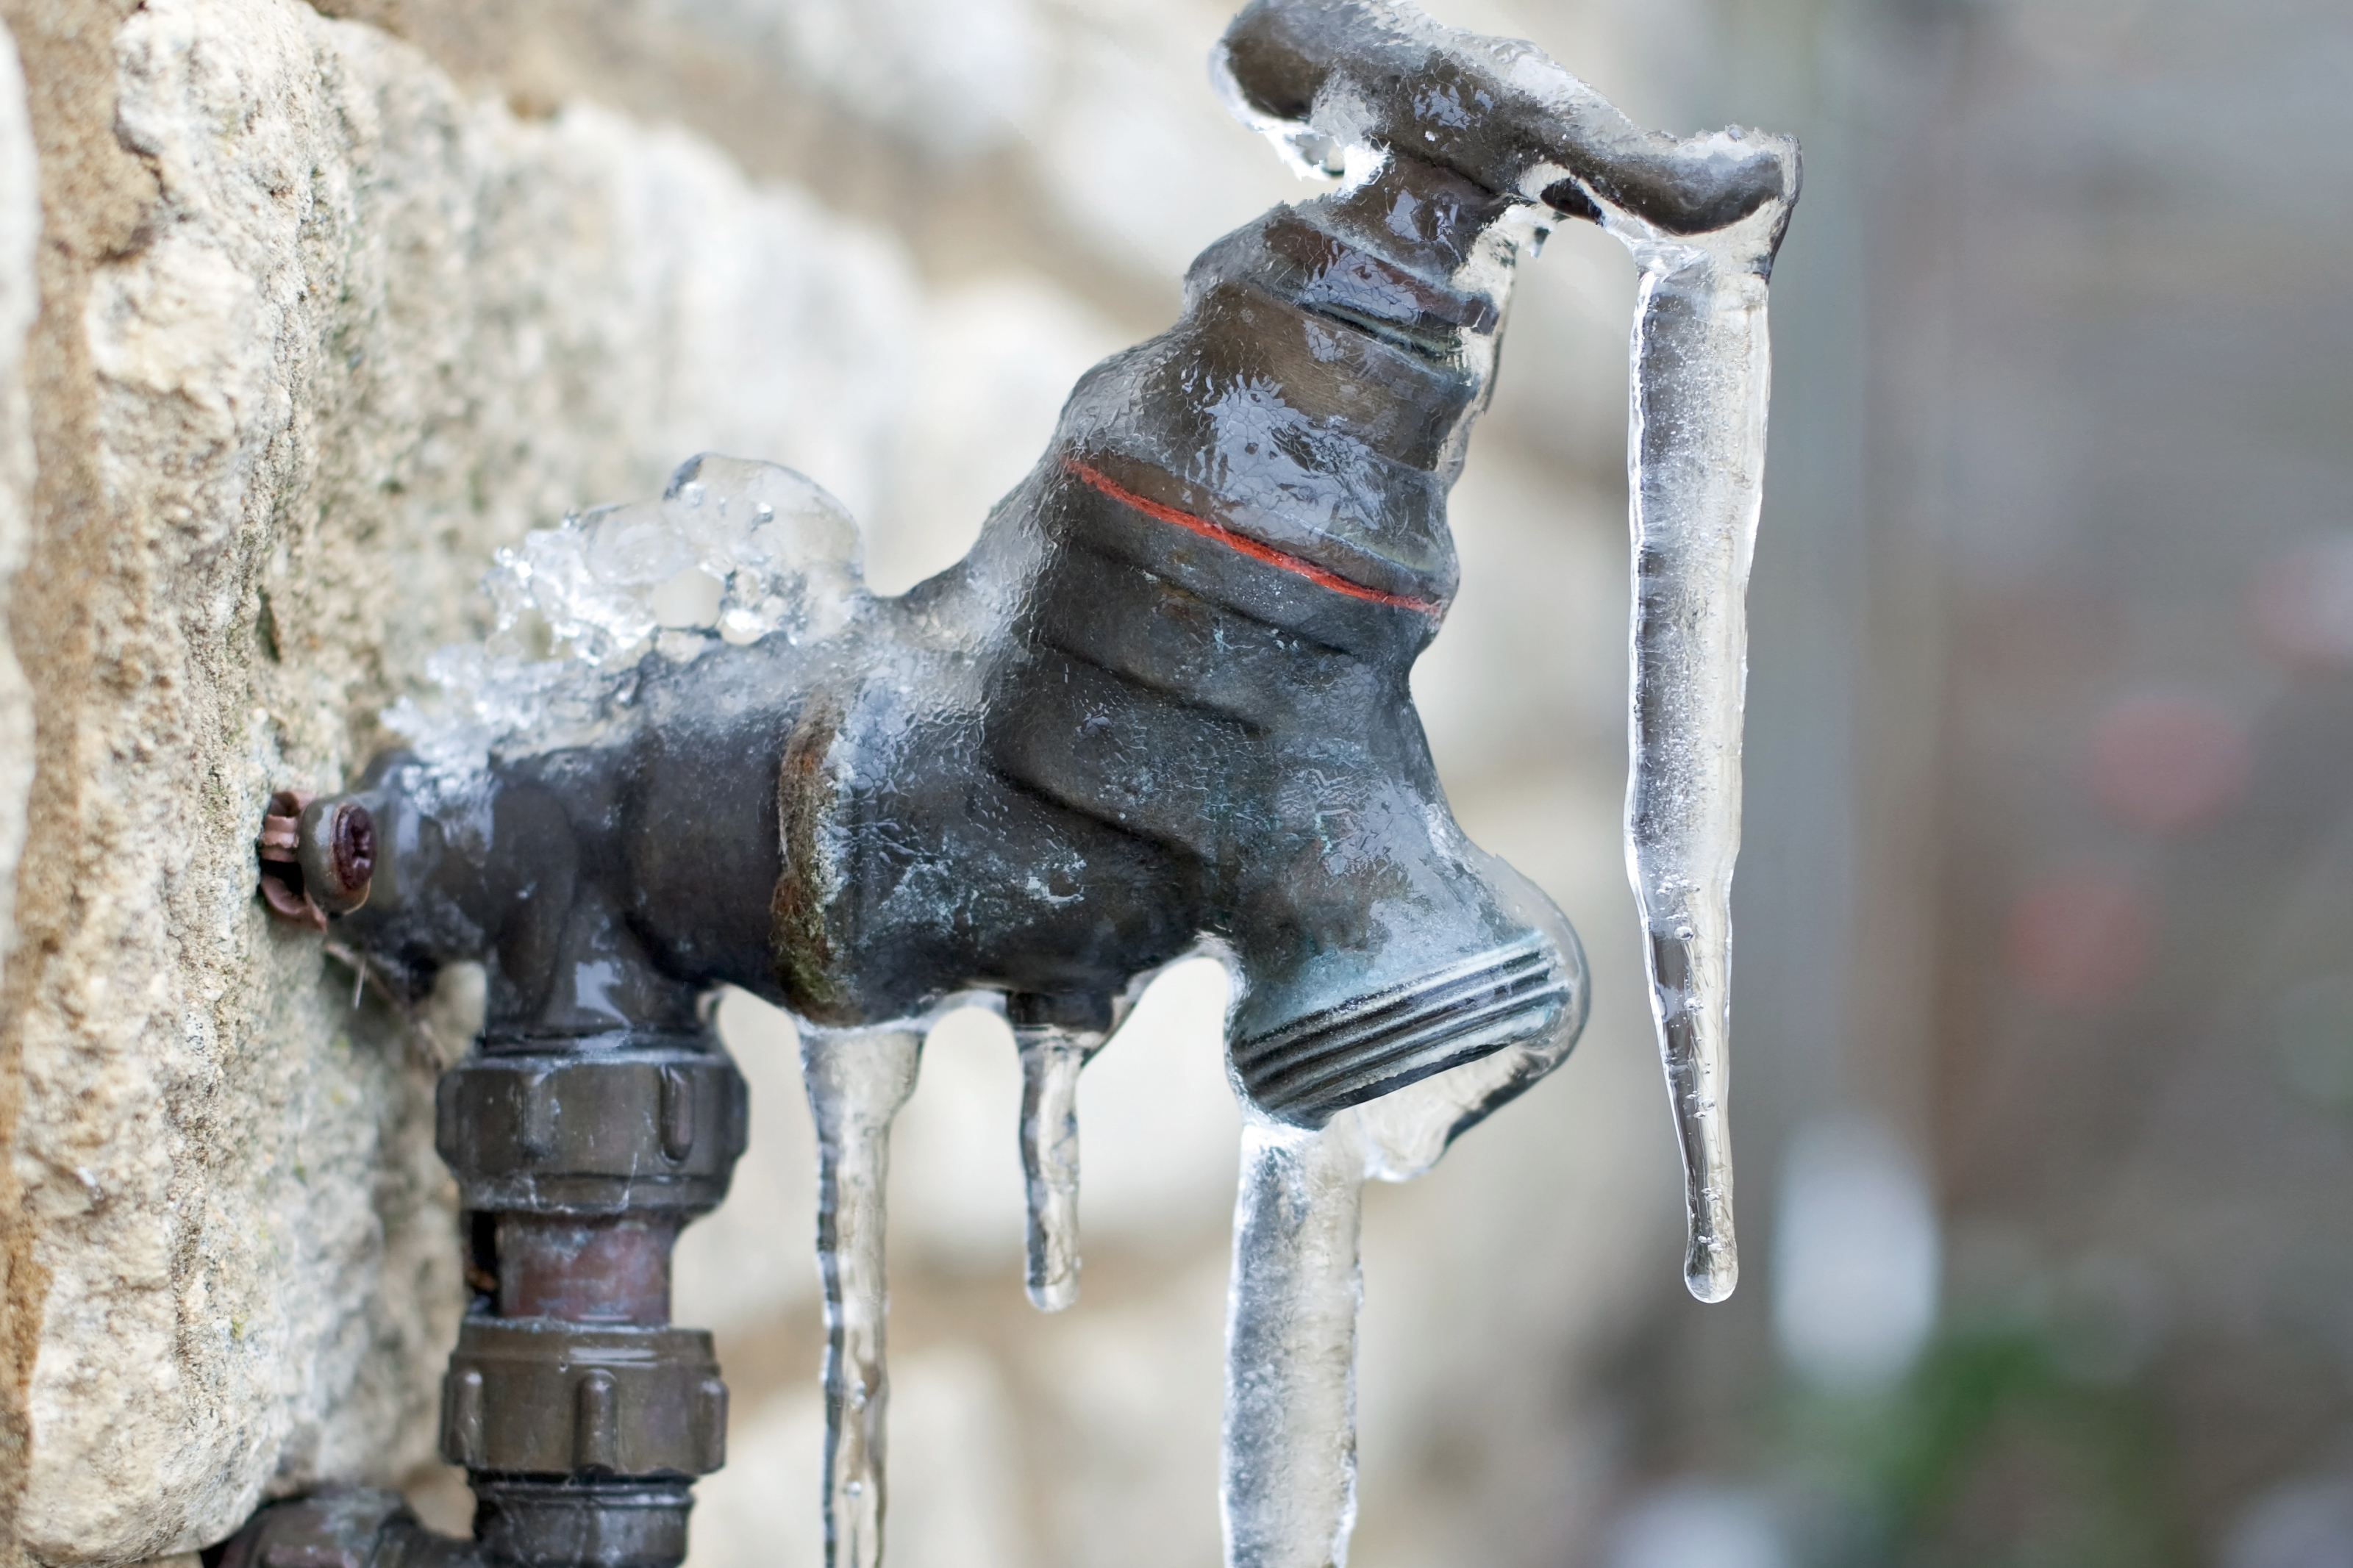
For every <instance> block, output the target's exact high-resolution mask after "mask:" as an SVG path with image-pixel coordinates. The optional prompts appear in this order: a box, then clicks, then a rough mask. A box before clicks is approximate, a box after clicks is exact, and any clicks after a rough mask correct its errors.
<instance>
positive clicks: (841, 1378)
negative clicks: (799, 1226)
mask: <svg viewBox="0 0 2353 1568" xmlns="http://www.w3.org/2000/svg"><path fill="white" fill-rule="evenodd" d="M922 1049H923V1036H922V1035H921V1034H920V1033H918V1032H916V1031H914V1030H912V1029H904V1028H895V1029H860V1030H849V1031H841V1032H819V1031H817V1030H807V1031H805V1032H804V1033H803V1035H802V1037H801V1075H802V1080H803V1082H804V1083H805V1084H806V1086H807V1089H808V1100H809V1110H810V1111H811V1112H812V1114H813V1115H814V1116H815V1118H816V1121H817V1146H818V1198H817V1258H818V1279H819V1280H820V1281H821V1282H822V1284H823V1286H824V1289H825V1561H826V1564H827V1568H879V1565H880V1564H881V1561H882V1511H883V1463H882V1461H883V1439H884V1431H883V1418H884V1408H885V1406H886V1405H887V1404H888V1403H889V1398H890V1379H889V1374H888V1370H887V1367H886V1365H885V1363H884V1359H883V1346H882V1330H883V1320H884V1316H885V1314H886V1312H887V1311H888V1310H889V1306H890V1296H889V1292H888V1289H887V1288H886V1281H885V1278H884V1273H883V1258H882V1239H883V1220H884V1212H883V1197H884V1188H885V1186H886V1184H887V1183H888V1181H889V1177H890V1173H891V1119H892V1117H894V1116H896V1115H897V1114H898V1112H899V1108H900V1107H901V1106H902V1105H904V1104H905V1103H906V1102H907V1097H908V1095H910V1094H912V1093H913V1091H914V1088H915V1069H916V1065H917V1062H918V1059H919V1058H920V1056H921V1053H922Z"/></svg>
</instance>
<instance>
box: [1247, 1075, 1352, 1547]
mask: <svg viewBox="0 0 2353 1568" xmlns="http://www.w3.org/2000/svg"><path fill="white" fill-rule="evenodd" d="M1364 1180H1365V1146H1364V1141H1363V1138H1362V1136H1361V1134H1360V1132H1359V1131H1358V1128H1357V1123H1356V1115H1355V1113H1354V1112H1345V1113H1343V1114H1342V1115H1340V1116H1337V1117H1335V1118H1334V1119H1333V1120H1332V1121H1330V1122H1329V1123H1327V1124H1326V1125H1325V1126H1324V1128H1323V1130H1322V1131H1312V1132H1311V1131H1304V1130H1303V1129H1300V1128H1296V1127H1287V1126H1284V1125H1283V1124H1282V1123H1281V1122H1276V1121H1269V1120H1267V1119H1266V1118H1264V1117H1250V1118H1249V1119H1247V1120H1246V1121H1245V1122H1244V1125H1243V1128H1242V1151H1241V1179H1240V1186H1239V1189H1238V1191H1237V1193H1236V1195H1235V1199H1234V1271H1233V1282H1232V1285H1231V1288H1230V1289H1229V1292H1228V1295H1227V1310H1226V1407H1225V1427H1224V1463H1225V1481H1224V1485H1223V1487H1222V1489H1221V1490H1220V1495H1219V1508H1220V1511H1221V1513H1222V1516H1223V1520H1224V1524H1225V1535H1226V1562H1227V1563H1228V1564H1229V1565H1230V1568H1344V1565H1345V1563H1346V1562H1347V1560H1348V1534H1349V1531H1351V1530H1352V1529H1354V1528H1355V1525H1356V1309H1357V1306H1358V1304H1359V1303H1360V1301H1361V1300H1362V1299H1363V1296H1364V1282H1363V1278H1362V1275H1361V1273H1360V1271H1359V1269H1358V1267H1357V1262H1356V1238H1357V1230H1358V1221H1359V1215H1360V1213H1361V1209H1360V1205H1361V1200H1362V1195H1363V1189H1364Z"/></svg>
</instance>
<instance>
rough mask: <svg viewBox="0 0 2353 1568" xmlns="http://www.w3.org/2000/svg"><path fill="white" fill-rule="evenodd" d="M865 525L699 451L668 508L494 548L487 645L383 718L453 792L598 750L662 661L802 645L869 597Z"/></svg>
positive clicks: (618, 511) (566, 524) (461, 654)
mask: <svg viewBox="0 0 2353 1568" xmlns="http://www.w3.org/2000/svg"><path fill="white" fill-rule="evenodd" d="M858 547H859V538H858V528H857V524H856V523H855V522H853V521H851V519H850V517H849V513H848V512H847V511H846V510H843V508H842V505H841V503H840V502H839V501H838V500H835V499H834V498H833V497H832V496H831V495H830V494H828V492H827V491H826V490H825V489H823V488H822V487H821V486H819V485H818V484H817V483H816V482H815V481H813V480H811V479H808V478H807V477H806V476H804V475H802V474H799V473H797V472H795V471H794V470H792V469H790V468H784V467H781V466H780V465H777V464H775V463H763V462H754V461H749V460H746V459H744V458H725V457H719V456H716V455H713V454H707V453H706V454H704V455H702V456H701V457H697V458H691V459H690V460H689V461H688V462H686V463H684V464H682V465H681V467H680V468H679V469H678V471H677V473H676V474H674V475H673V476H672V477H671V479H670V484H669V487H668V488H667V489H665V490H664V491H663V494H662V497H661V499H660V500H657V501H638V502H630V503H628V504H624V505H618V506H605V507H598V508H596V509H595V510H590V511H586V512H578V513H574V514H572V515H569V516H567V517H565V519H564V520H563V521H562V522H560V523H559V524H558V525H557V526H555V527H554V528H550V529H539V530H534V531H532V532H530V533H528V534H526V535H524V536H523V542H522V543H521V544H520V545H517V546H515V547H513V548H512V549H507V550H501V552H499V554H498V558H497V562H496V563H495V564H494V565H493V566H492V568H491V571H490V573H489V574H488V575H486V576H485V577H484V578H483V580H482V586H483V589H484V591H485V592H486V593H487V594H488V595H490V599H491V606H492V609H493V613H494V616H495V619H494V621H493V624H492V628H491V636H490V637H489V639H488V640H487V642H486V643H468V644H461V645H457V646H453V647H445V648H442V649H440V650H439V651H438V652H436V653H435V654H434V655H433V656H432V657H431V658H428V659H427V661H426V674H427V677H428V678H429V679H431V680H432V681H433V683H434V686H435V687H436V689H437V695H436V696H435V697H433V698H431V699H427V700H422V701H420V700H417V699H414V698H404V699H403V700H400V701H399V702H397V703H396V704H395V705H394V706H393V708H392V709H391V710H390V711H389V712H387V713H386V715H385V721H386V722H387V723H388V724H389V725H390V726H391V727H392V728H393V729H395V730H396V731H399V732H400V733H401V734H403V735H405V736H406V737H407V738H408V739H409V741H410V742H412V743H413V744H414V746H415V748H416V750H417V753H418V755H419V756H420V757H421V758H422V759H423V760H424V761H425V762H426V763H427V765H428V766H429V767H431V768H433V769H434V770H436V771H437V772H438V773H441V774H442V775H443V783H444V785H445V788H448V789H456V788H462V787H463V785H464V784H465V783H466V781H467V780H469V779H470V778H471V777H472V776H474V775H476V774H479V773H480V771H481V770H482V769H483V768H484V767H485V766H486V765H487V764H488V763H489V760H490V759H491V757H492V756H494V755H500V754H505V753H508V752H512V751H514V750H517V749H519V748H520V749H527V750H530V751H550V750H554V749H556V748H558V747H562V746H567V745H581V744H586V743H588V742H593V741H595V740H596V739H598V738H600V737H601V736H602V735H604V734H605V733H606V731H607V730H608V729H609V727H610V726H611V724H612V723H613V722H614V721H616V720H617V719H619V718H621V717H622V716H623V715H624V714H625V713H626V712H627V711H628V709H629V708H630V706H631V703H632V700H633V699H634V698H635V697H636V695H637V692H638V686H639V684H640V674H639V664H640V661H641V660H642V659H643V658H644V656H645V655H646V654H648V653H649V652H652V653H655V654H658V655H659V656H660V658H662V659H663V660H665V661H666V662H669V663H673V664H679V663H689V662H691V661H692V660H694V659H696V658H700V657H701V656H702V654H703V653H704V652H706V651H707V650H708V649H709V648H711V647H712V646H714V645H716V644H720V643H727V644H733V645H738V646H740V645H744V644H748V643H753V642H758V641H761V640H763V639H765V638H767V637H770V636H772V635H774V636H776V637H779V638H780V639H781V640H782V641H783V642H784V643H786V644H787V645H790V646H794V647H799V646H802V645H805V644H811V643H816V642H821V641H823V640H824V639H827V638H828V637H836V636H838V635H839V634H840V633H841V632H842V631H844V630H845V629H847V628H848V627H849V623H850V621H851V620H852V619H853V617H855V616H857V615H858V614H859V613H860V611H861V610H862V609H864V608H865V607H866V606H867V605H869V604H871V599H870V597H869V596H868V595H866V593H865V591H864V588H863V586H862V584H860V581H859V569H858V553H859V549H858Z"/></svg>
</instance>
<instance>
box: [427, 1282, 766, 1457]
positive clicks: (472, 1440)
mask: <svg viewBox="0 0 2353 1568" xmlns="http://www.w3.org/2000/svg"><path fill="white" fill-rule="evenodd" d="M441 1456H442V1458H446V1459H448V1461H449V1462H450V1463H451V1464H453V1465H463V1466H465V1467H466V1468H467V1469H468V1470H470V1471H475V1472H487V1473H488V1474H490V1475H491V1476H526V1475H535V1476H572V1477H575V1478H591V1477H601V1478H611V1477H616V1476H619V1477H628V1478H631V1479H640V1480H642V1479H649V1478H656V1479H659V1478H674V1479H686V1478H690V1477H693V1476H702V1475H708V1474H710V1473H711V1472H712V1471H713V1470H715V1469H717V1468H719V1467H720V1465H721V1464H722V1463H723V1461H724V1460H725V1458H726V1457H727V1385H726V1384H723V1383H722V1382H721V1381H720V1379H719V1363H718V1361H717V1359H716V1358H715V1357H714V1355H713V1353H712V1345H711V1336H710V1334H708V1333H706V1332H705V1331H702V1330H701V1329H673V1328H634V1327H620V1326H611V1325H602V1326H595V1327H591V1326H587V1325H583V1324H578V1323H566V1322H562V1321H558V1320H555V1319H553V1318H535V1319H534V1318H523V1319H499V1318H480V1317H477V1318H469V1319H468V1320H467V1321H466V1322H465V1325H464V1326H463V1327H462V1328H460V1329H459V1331H458V1348H457V1350H456V1351H455V1352H453V1353H452V1354H451V1355H450V1357H449V1371H448V1375H447V1376H446V1377H445V1378H444V1379H443V1382H442V1385H441Z"/></svg>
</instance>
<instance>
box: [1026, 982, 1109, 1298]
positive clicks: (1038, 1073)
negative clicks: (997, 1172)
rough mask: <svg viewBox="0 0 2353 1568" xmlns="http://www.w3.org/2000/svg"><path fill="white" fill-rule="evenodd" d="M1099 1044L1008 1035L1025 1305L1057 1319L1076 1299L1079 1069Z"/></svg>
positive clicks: (1090, 1039) (1087, 1035) (1031, 1033)
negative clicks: (1020, 1181)
mask: <svg viewBox="0 0 2353 1568" xmlns="http://www.w3.org/2000/svg"><path fill="white" fill-rule="evenodd" d="M1014 1038H1015V1040H1016V1041H1017V1042H1018V1045H1019V1047H1020V1049H1021V1172H1022V1174H1023V1176H1024V1177H1026V1178H1027V1183H1028V1187H1029V1281H1028V1283H1029V1302H1030V1305H1032V1306H1034V1307H1036V1308H1037V1309H1038V1310H1039V1311H1041V1312H1059V1311H1060V1310H1063V1309H1064V1308H1066V1307H1068V1306H1070V1305H1071V1304H1072V1303H1073V1302H1075V1301H1076V1300H1078V1299H1079V1069H1080V1068H1083V1067H1085V1066H1086V1064H1087V1060H1088V1058H1091V1057H1092V1056H1093V1055H1094V1054H1095V1052H1096V1051H1098V1050H1100V1049H1102V1048H1103V1041H1104V1039H1105V1038H1106V1037H1105V1036H1104V1035H1103V1033H1101V1032H1099V1031H1095V1030H1078V1029H1065V1028H1060V1027H1056V1026H1050V1025H1037V1026H1021V1027H1019V1028H1017V1029H1016V1030H1015V1031H1014Z"/></svg>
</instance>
